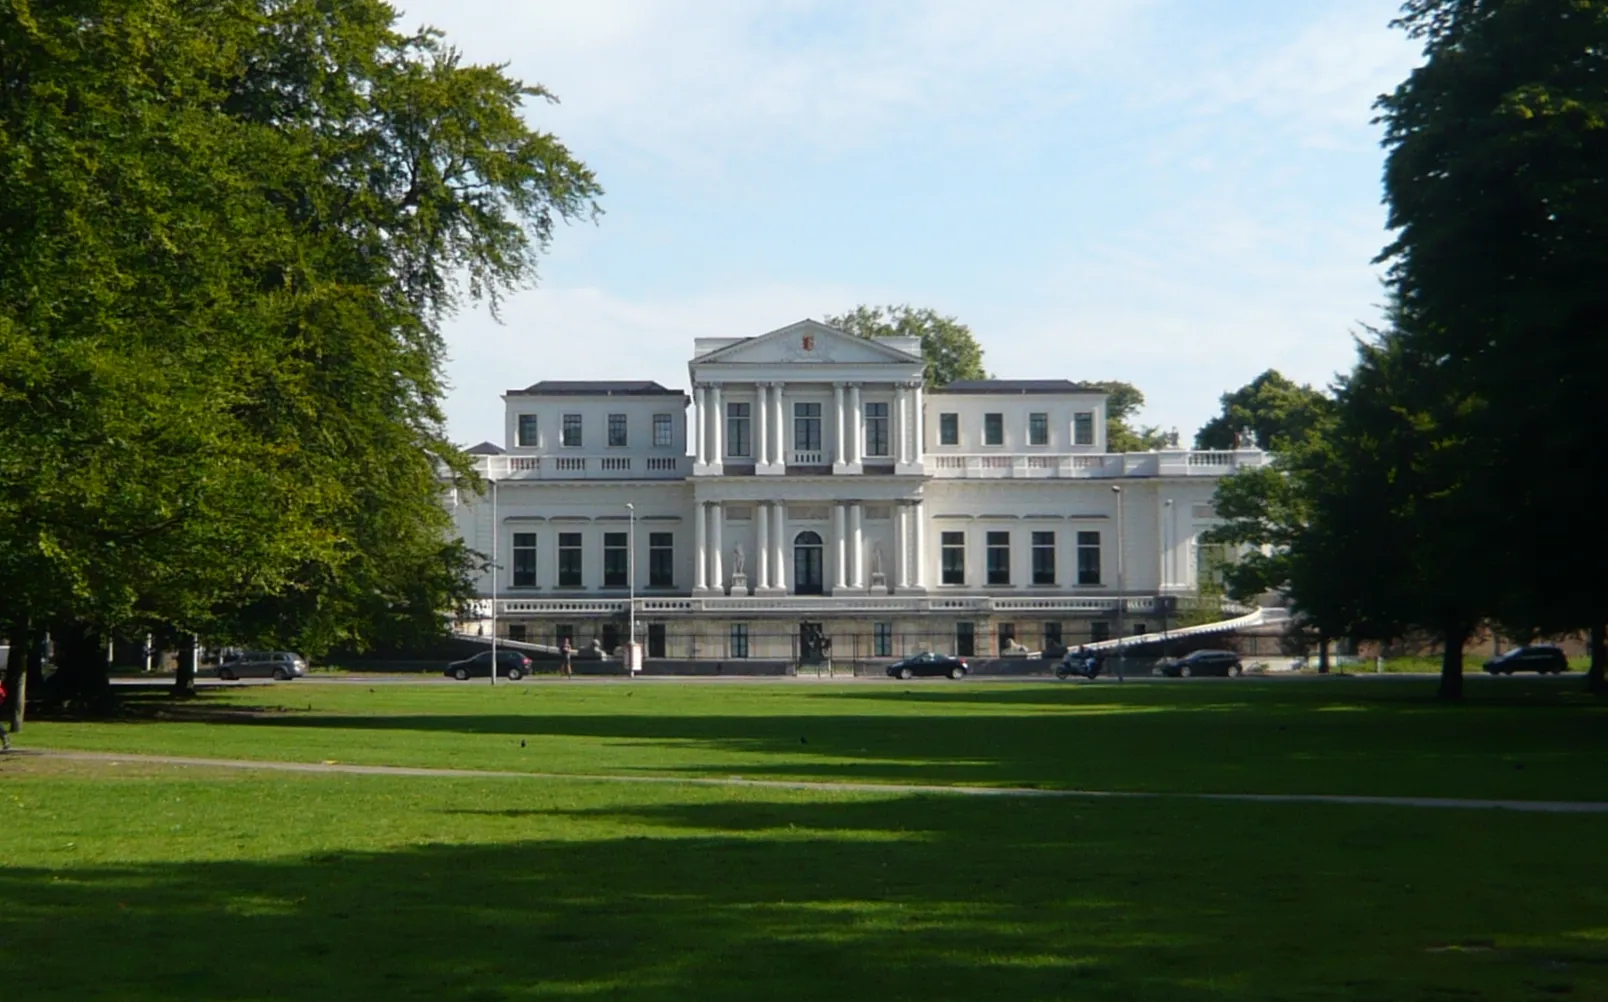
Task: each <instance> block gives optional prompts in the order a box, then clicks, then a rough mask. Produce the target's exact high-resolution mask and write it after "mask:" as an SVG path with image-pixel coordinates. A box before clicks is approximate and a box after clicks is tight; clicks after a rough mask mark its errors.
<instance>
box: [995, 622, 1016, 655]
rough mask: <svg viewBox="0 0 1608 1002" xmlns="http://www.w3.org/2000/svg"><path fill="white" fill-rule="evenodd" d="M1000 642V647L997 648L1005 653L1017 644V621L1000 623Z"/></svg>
mask: <svg viewBox="0 0 1608 1002" xmlns="http://www.w3.org/2000/svg"><path fill="white" fill-rule="evenodd" d="M998 643H999V647H998V648H997V650H998V651H999V652H1000V653H1001V654H1004V653H1005V652H1006V651H1008V650H1010V649H1011V648H1012V647H1015V646H1016V624H1015V623H1001V624H999V640H998Z"/></svg>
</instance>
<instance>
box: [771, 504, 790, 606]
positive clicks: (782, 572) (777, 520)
mask: <svg viewBox="0 0 1608 1002" xmlns="http://www.w3.org/2000/svg"><path fill="white" fill-rule="evenodd" d="M771 504H772V506H773V507H774V508H775V509H776V510H775V511H774V512H772V513H771V539H770V540H769V541H768V543H767V545H769V546H772V547H774V548H775V550H776V552H775V553H774V554H772V555H771V575H772V577H773V578H774V587H775V588H777V589H778V590H780V591H784V592H785V591H786V590H787V564H786V563H785V562H784V561H783V560H782V554H783V553H785V552H786V549H785V547H786V546H787V525H786V522H787V503H786V502H785V501H773V502H771Z"/></svg>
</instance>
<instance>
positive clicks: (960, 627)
mask: <svg viewBox="0 0 1608 1002" xmlns="http://www.w3.org/2000/svg"><path fill="white" fill-rule="evenodd" d="M955 656H956V657H960V658H970V657H976V656H977V630H976V624H975V623H968V622H964V621H963V622H959V623H956V624H955Z"/></svg>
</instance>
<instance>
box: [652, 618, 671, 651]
mask: <svg viewBox="0 0 1608 1002" xmlns="http://www.w3.org/2000/svg"><path fill="white" fill-rule="evenodd" d="M667 646H668V645H667V644H666V643H665V630H664V624H663V623H649V624H648V657H650V658H662V657H664V651H665V648H666V647H667Z"/></svg>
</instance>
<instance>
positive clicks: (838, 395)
mask: <svg viewBox="0 0 1608 1002" xmlns="http://www.w3.org/2000/svg"><path fill="white" fill-rule="evenodd" d="M848 419H849V415H848V412H847V411H845V410H844V409H843V384H842V383H833V384H832V424H833V425H835V426H836V431H837V449H836V450H835V451H834V452H833V453H832V462H833V463H834V464H836V465H839V466H841V465H843V464H844V463H846V462H848V461H849V457H848V454H847V453H845V452H844V451H843V439H844V426H845V425H846V424H848Z"/></svg>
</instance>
